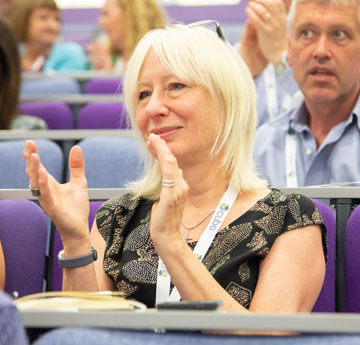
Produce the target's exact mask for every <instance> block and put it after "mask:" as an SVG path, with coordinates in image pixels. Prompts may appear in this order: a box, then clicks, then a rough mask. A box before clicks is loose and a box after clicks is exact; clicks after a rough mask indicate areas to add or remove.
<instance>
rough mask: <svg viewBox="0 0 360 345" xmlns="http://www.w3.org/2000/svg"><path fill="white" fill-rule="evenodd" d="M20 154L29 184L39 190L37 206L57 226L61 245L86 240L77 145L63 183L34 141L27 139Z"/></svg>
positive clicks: (84, 199) (86, 212)
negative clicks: (54, 175) (45, 164)
mask: <svg viewBox="0 0 360 345" xmlns="http://www.w3.org/2000/svg"><path fill="white" fill-rule="evenodd" d="M23 155H24V158H25V160H26V174H27V176H28V178H29V181H30V186H31V187H32V188H38V189H39V190H40V196H39V197H38V199H39V202H40V205H41V207H42V208H43V210H44V211H45V213H46V214H48V215H49V216H50V218H51V219H52V220H53V222H54V223H55V225H56V226H57V228H58V229H59V231H60V233H61V237H62V240H63V243H64V246H65V245H66V243H72V242H73V241H83V240H84V239H88V237H89V225H88V215H89V197H88V193H87V181H86V178H85V164H84V159H83V155H82V151H81V149H80V147H79V146H74V147H73V148H72V149H71V151H70V155H69V166H70V182H68V183H65V184H60V183H58V182H57V181H56V179H55V178H54V177H53V176H52V175H51V174H49V173H48V171H47V170H46V168H45V167H44V166H43V165H42V164H41V162H40V157H39V155H38V154H37V148H36V144H35V142H34V141H31V140H29V141H27V142H26V145H25V148H24V151H23Z"/></svg>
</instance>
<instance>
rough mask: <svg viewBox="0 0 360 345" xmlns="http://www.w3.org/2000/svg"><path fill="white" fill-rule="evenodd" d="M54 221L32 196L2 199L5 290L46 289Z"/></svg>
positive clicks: (23, 292)
mask: <svg viewBox="0 0 360 345" xmlns="http://www.w3.org/2000/svg"><path fill="white" fill-rule="evenodd" d="M49 227H50V221H49V219H48V217H47V216H46V214H45V213H44V212H43V210H42V209H41V208H40V206H38V205H37V204H36V203H35V202H33V201H30V200H22V199H12V200H0V241H1V244H2V247H3V251H4V258H5V270H6V277H5V291H6V292H8V293H10V294H11V293H12V292H14V291H17V292H18V293H19V296H20V297H21V296H25V295H29V294H33V293H39V292H42V291H44V289H43V287H44V278H45V261H46V260H45V259H46V242H47V236H48V229H49Z"/></svg>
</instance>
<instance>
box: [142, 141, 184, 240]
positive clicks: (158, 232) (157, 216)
mask: <svg viewBox="0 0 360 345" xmlns="http://www.w3.org/2000/svg"><path fill="white" fill-rule="evenodd" d="M147 146H148V149H149V151H150V152H151V154H152V155H153V156H154V157H155V158H156V159H157V160H158V161H159V164H160V169H161V173H162V178H163V186H162V189H161V193H160V200H159V202H158V203H157V204H155V205H154V208H153V210H152V213H151V224H150V233H151V238H152V240H153V242H154V243H155V245H157V244H158V243H168V242H169V240H182V236H181V232H180V226H181V218H182V215H183V211H184V206H185V202H186V199H187V195H188V190H189V187H188V185H187V183H186V181H185V180H184V178H183V176H182V170H181V169H180V168H179V166H178V164H177V161H176V158H175V156H174V155H173V154H172V153H171V151H170V149H169V147H168V146H167V144H166V142H165V141H164V140H162V139H161V138H160V137H159V136H158V135H155V134H150V135H149V140H148V142H147Z"/></svg>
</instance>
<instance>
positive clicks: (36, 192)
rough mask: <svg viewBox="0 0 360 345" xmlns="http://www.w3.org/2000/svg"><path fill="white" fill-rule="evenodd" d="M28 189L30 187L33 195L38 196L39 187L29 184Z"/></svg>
mask: <svg viewBox="0 0 360 345" xmlns="http://www.w3.org/2000/svg"><path fill="white" fill-rule="evenodd" d="M29 189H30V192H31V194H32V195H33V196H40V195H41V194H40V189H39V188H34V187H31V185H29Z"/></svg>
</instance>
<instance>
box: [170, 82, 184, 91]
mask: <svg viewBox="0 0 360 345" xmlns="http://www.w3.org/2000/svg"><path fill="white" fill-rule="evenodd" d="M184 87H185V85H184V84H182V83H173V84H171V87H170V89H171V90H181V89H183V88H184Z"/></svg>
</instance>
